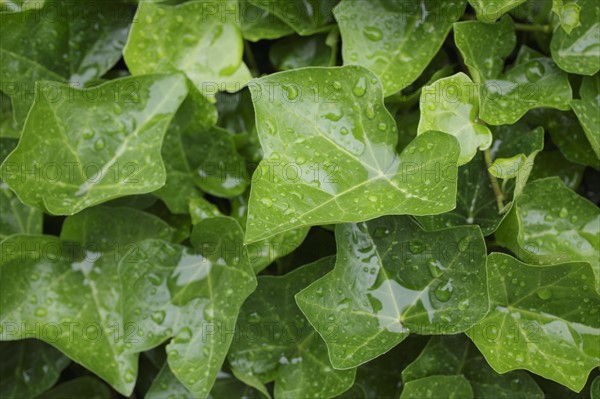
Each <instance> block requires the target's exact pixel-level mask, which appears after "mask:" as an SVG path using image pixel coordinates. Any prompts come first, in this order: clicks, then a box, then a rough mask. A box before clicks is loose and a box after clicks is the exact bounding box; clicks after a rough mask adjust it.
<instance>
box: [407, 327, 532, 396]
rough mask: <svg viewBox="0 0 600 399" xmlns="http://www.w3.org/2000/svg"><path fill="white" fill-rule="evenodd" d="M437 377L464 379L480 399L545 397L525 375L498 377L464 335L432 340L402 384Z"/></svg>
mask: <svg viewBox="0 0 600 399" xmlns="http://www.w3.org/2000/svg"><path fill="white" fill-rule="evenodd" d="M440 359H443V360H441V361H440ZM435 375H461V376H464V377H465V378H466V379H467V380H468V381H469V385H470V386H471V388H472V390H473V395H474V397H476V398H489V399H493V398H506V399H509V398H514V399H517V398H521V399H528V398H536V399H542V398H543V397H544V394H543V392H542V390H541V389H540V388H539V387H538V386H537V384H536V383H535V381H534V380H533V379H532V378H531V377H530V376H529V375H528V374H527V373H525V372H524V371H513V372H509V373H506V374H500V375H499V374H497V373H496V372H495V371H494V370H493V369H492V368H491V367H490V366H489V365H488V364H487V362H486V361H485V359H484V358H483V356H482V355H481V353H479V351H478V350H477V348H475V346H474V345H473V344H472V343H471V342H470V341H469V340H468V338H466V337H465V336H464V335H453V336H443V337H433V338H431V339H430V340H429V343H428V344H427V346H426V347H425V349H423V352H421V354H420V355H419V357H418V358H417V359H416V360H415V361H414V362H412V363H411V364H409V365H408V366H407V367H406V368H405V369H404V370H403V371H402V380H403V381H404V382H405V383H407V382H410V381H419V380H420V379H426V378H427V377H429V376H435ZM437 395H439V396H440V397H441V396H445V393H444V392H437Z"/></svg>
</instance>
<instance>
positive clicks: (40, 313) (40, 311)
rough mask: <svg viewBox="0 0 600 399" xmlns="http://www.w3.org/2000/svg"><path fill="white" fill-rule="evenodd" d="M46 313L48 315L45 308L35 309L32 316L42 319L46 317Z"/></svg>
mask: <svg viewBox="0 0 600 399" xmlns="http://www.w3.org/2000/svg"><path fill="white" fill-rule="evenodd" d="M46 313H48V311H47V310H46V308H37V309H36V310H35V311H34V312H33V314H34V315H36V316H38V317H44V316H46Z"/></svg>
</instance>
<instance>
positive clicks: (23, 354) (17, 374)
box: [0, 324, 69, 399]
mask: <svg viewBox="0 0 600 399" xmlns="http://www.w3.org/2000/svg"><path fill="white" fill-rule="evenodd" d="M2 327H3V328H11V329H18V328H19V326H18V325H15V324H12V325H9V324H2ZM0 356H2V362H1V363H0V396H2V398H4V399H29V398H35V397H37V396H38V395H39V394H40V393H42V392H44V391H45V390H47V389H48V388H50V387H51V386H52V385H54V384H55V383H56V381H58V378H59V377H60V373H61V372H62V371H63V369H64V368H65V367H67V366H68V365H69V359H67V358H66V357H65V356H64V355H63V354H62V353H60V352H59V351H58V350H56V349H54V348H53V347H51V346H50V345H48V344H46V343H44V342H40V341H37V340H24V341H18V342H0Z"/></svg>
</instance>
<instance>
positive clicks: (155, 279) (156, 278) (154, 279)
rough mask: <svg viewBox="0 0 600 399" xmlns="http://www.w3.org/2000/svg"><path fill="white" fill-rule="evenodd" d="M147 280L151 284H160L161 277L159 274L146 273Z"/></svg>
mask: <svg viewBox="0 0 600 399" xmlns="http://www.w3.org/2000/svg"><path fill="white" fill-rule="evenodd" d="M148 281H150V283H151V284H152V285H160V284H161V283H162V281H163V278H162V276H161V275H160V274H155V273H150V274H148Z"/></svg>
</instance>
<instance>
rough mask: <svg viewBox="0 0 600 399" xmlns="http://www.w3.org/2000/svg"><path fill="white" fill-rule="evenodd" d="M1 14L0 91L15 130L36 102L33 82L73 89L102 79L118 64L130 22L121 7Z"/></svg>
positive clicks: (87, 1)
mask: <svg viewBox="0 0 600 399" xmlns="http://www.w3.org/2000/svg"><path fill="white" fill-rule="evenodd" d="M31 3H33V4H32V6H31V7H26V10H23V11H21V12H11V13H6V12H5V13H2V27H1V28H0V35H1V36H2V42H1V44H0V53H1V54H2V57H0V85H1V87H2V91H3V92H4V93H5V94H7V95H8V96H10V97H11V100H12V105H13V110H14V118H15V121H16V123H17V125H18V126H19V127H21V126H22V125H23V123H24V122H25V117H26V116H27V113H28V111H29V108H30V107H31V104H32V102H33V101H34V98H35V97H34V94H33V91H34V87H35V83H36V82H37V81H42V80H53V81H58V82H67V81H68V82H71V83H72V84H75V85H76V86H77V87H80V88H81V87H82V86H83V84H84V83H86V82H88V81H90V80H93V79H96V78H99V77H100V76H102V75H104V74H105V73H106V72H107V71H108V70H109V69H110V68H112V67H113V65H114V64H116V63H117V61H118V60H119V58H121V50H122V49H123V46H124V44H125V39H126V38H127V33H128V31H129V23H130V22H131V16H130V11H129V7H128V6H127V5H126V4H123V3H119V2H105V1H97V0H81V1H80V2H78V3H72V2H64V1H59V0H47V1H45V2H43V4H41V3H40V2H37V1H36V2H31Z"/></svg>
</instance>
